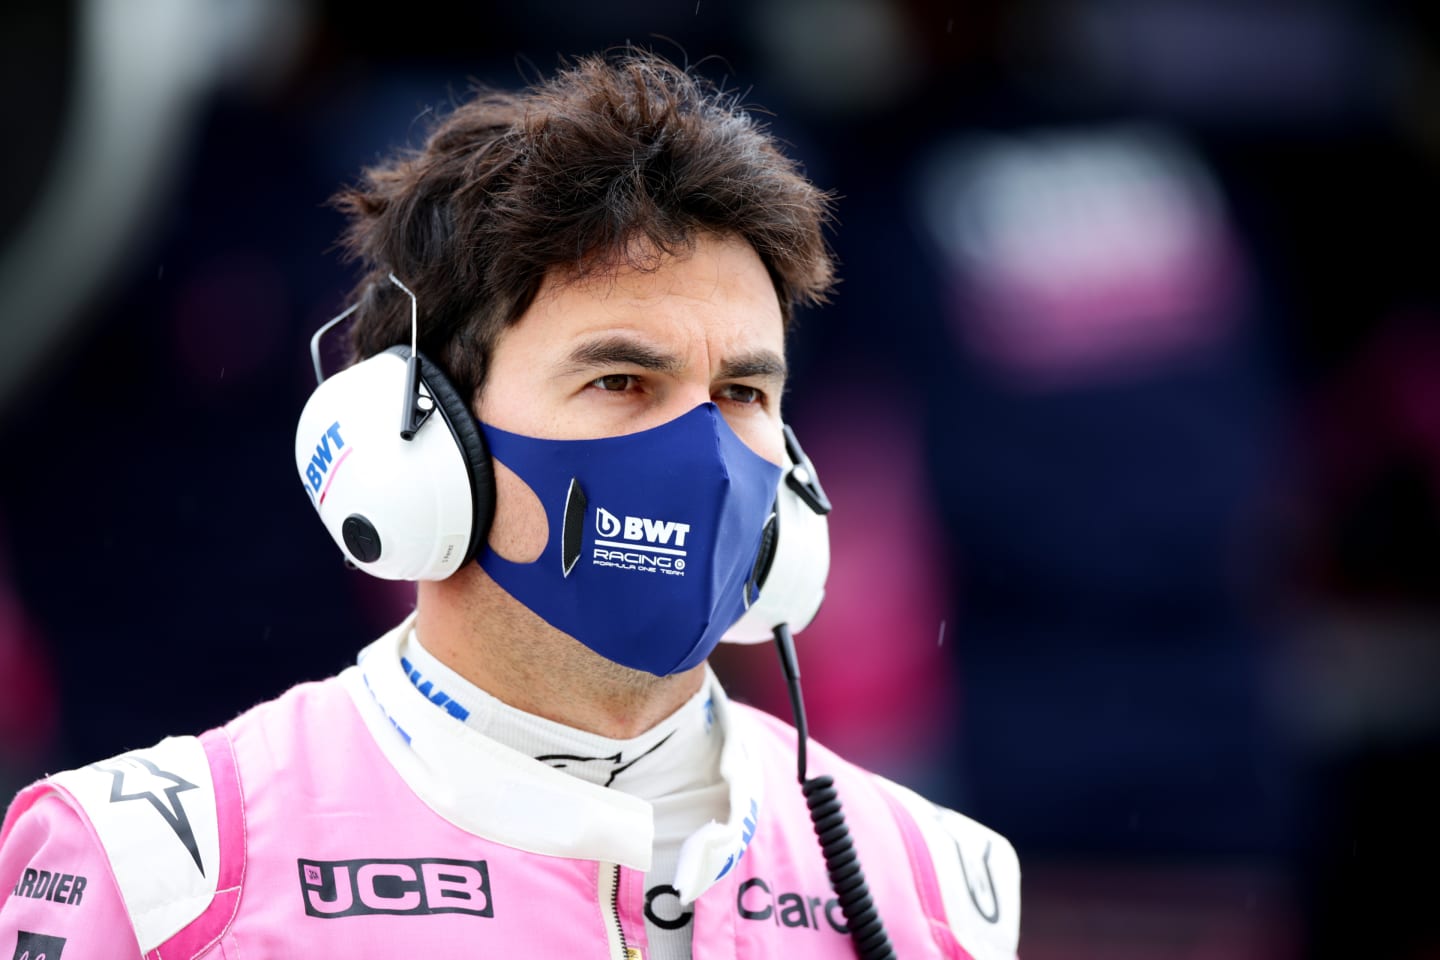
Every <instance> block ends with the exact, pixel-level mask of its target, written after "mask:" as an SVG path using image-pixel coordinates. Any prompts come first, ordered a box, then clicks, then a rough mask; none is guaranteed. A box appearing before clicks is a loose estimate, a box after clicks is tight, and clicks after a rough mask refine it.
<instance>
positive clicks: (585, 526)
mask: <svg viewBox="0 0 1440 960" xmlns="http://www.w3.org/2000/svg"><path fill="white" fill-rule="evenodd" d="M480 427H481V429H482V430H483V431H484V434H485V441H486V443H487V444H488V445H489V448H490V454H491V456H493V457H494V458H495V459H496V460H498V461H499V462H500V463H503V464H504V465H505V466H506V467H509V468H510V469H511V470H512V471H514V472H515V474H516V475H517V476H519V477H520V479H521V480H523V481H524V482H525V483H526V484H527V485H528V486H529V487H530V489H531V490H533V491H534V492H535V495H536V496H537V497H539V498H540V503H541V504H542V505H543V506H544V508H545V516H546V518H547V519H548V520H549V523H550V538H549V541H548V542H547V543H546V544H545V550H544V552H542V553H541V554H540V557H539V558H538V559H537V560H535V561H534V562H532V563H513V562H511V561H509V560H506V559H505V558H503V557H501V556H500V555H499V554H497V553H495V551H493V550H491V549H490V548H489V547H488V546H487V547H486V548H485V549H484V551H483V552H482V554H481V556H480V559H479V563H480V566H481V567H483V568H484V569H485V572H486V573H488V574H490V576H491V577H492V578H493V579H494V580H495V582H496V583H498V584H499V585H500V586H501V587H503V588H504V589H505V590H506V592H508V593H509V594H510V595H511V596H512V597H514V598H515V599H516V600H519V601H520V602H521V603H523V604H524V605H525V606H526V607H528V608H529V609H530V610H532V611H533V612H534V613H536V614H537V615H538V616H540V617H541V618H542V619H544V620H545V622H546V623H549V624H550V625H551V626H553V627H555V628H556V629H558V630H562V631H564V632H565V633H568V634H569V635H570V636H572V637H574V638H575V639H576V640H579V641H580V642H581V643H583V644H585V646H587V647H589V648H590V649H591V650H594V651H595V652H596V653H598V654H600V655H601V656H602V657H605V658H606V659H608V660H613V661H615V662H616V663H619V664H623V665H624V666H627V667H631V668H632V669H635V670H644V671H645V672H647V673H653V674H655V675H656V676H662V677H663V676H669V675H670V674H672V673H679V672H680V671H682V670H688V669H690V668H691V667H694V666H696V665H697V664H699V663H701V662H702V661H703V660H704V659H705V658H706V657H708V656H709V655H710V652H711V651H712V650H714V649H715V644H716V643H718V642H719V640H720V637H721V635H722V634H723V633H724V632H725V631H726V630H727V629H729V627H730V626H731V625H732V624H733V623H735V621H736V620H738V619H740V616H741V615H742V614H743V613H744V612H745V609H746V607H748V606H749V604H751V603H753V602H754V601H755V599H756V598H757V596H758V593H757V592H756V590H755V589H754V586H753V584H752V583H751V579H752V576H753V574H754V570H755V559H756V556H757V555H758V554H759V552H760V541H761V535H762V533H763V531H764V528H765V523H766V521H767V519H768V518H769V516H770V513H771V510H772V509H773V506H774V503H775V490H776V487H777V486H778V484H779V482H780V474H781V469H780V467H778V466H776V465H775V464H773V463H771V462H769V461H768V460H766V459H764V458H763V457H761V456H759V455H757V454H756V453H754V452H753V451H752V450H751V449H750V448H749V447H747V446H745V443H744V442H743V441H742V440H741V439H740V438H739V437H737V436H736V435H735V432H734V431H733V430H731V429H730V426H729V424H727V423H726V422H725V418H724V417H723V416H721V414H720V411H719V409H718V408H716V406H715V405H714V404H713V403H706V404H702V405H701V406H698V407H696V408H695V409H694V410H691V411H690V412H689V413H686V414H685V415H683V416H680V417H677V418H676V419H674V420H671V421H670V422H669V423H665V424H661V425H660V426H658V427H654V428H652V429H650V430H644V431H641V432H640V433H632V434H629V435H627V436H623V437H606V438H604V439H600V440H540V439H537V438H535V437H525V436H521V435H519V434H515V433H507V432H506V431H504V430H500V429H497V428H495V427H492V426H490V425H489V424H486V423H481V424H480Z"/></svg>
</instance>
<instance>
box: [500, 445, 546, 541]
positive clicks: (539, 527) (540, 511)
mask: <svg viewBox="0 0 1440 960" xmlns="http://www.w3.org/2000/svg"><path fill="white" fill-rule="evenodd" d="M549 539H550V521H549V520H548V519H547V518H546V516H545V508H544V507H543V506H542V505H541V504H540V498H539V497H537V496H535V491H533V490H531V489H530V487H529V486H527V485H526V483H525V481H524V480H521V479H520V478H519V477H518V476H516V475H515V473H514V472H513V471H512V470H511V469H510V468H509V467H507V466H505V465H504V464H503V463H501V462H500V461H498V460H496V461H495V522H494V523H492V524H491V525H490V548H491V549H492V550H494V551H495V552H496V553H498V554H500V556H502V557H504V558H505V559H506V560H509V561H510V562H512V563H530V562H532V561H534V560H537V559H539V557H540V554H541V553H542V552H543V551H544V550H545V544H546V543H547V542H548V541H549Z"/></svg>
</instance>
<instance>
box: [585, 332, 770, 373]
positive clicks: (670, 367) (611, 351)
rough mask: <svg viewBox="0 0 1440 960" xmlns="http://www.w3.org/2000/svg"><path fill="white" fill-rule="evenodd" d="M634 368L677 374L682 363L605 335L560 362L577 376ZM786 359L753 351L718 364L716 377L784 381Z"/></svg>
mask: <svg viewBox="0 0 1440 960" xmlns="http://www.w3.org/2000/svg"><path fill="white" fill-rule="evenodd" d="M616 365H625V366H635V367H639V368H640V369H641V370H652V371H655V372H656V373H663V374H667V375H676V374H679V373H680V372H681V371H682V370H683V368H684V363H683V362H682V361H681V360H680V358H679V357H676V356H674V355H673V354H669V353H662V352H661V351H659V350H656V349H655V348H654V347H651V346H649V345H647V344H644V343H641V342H639V341H638V340H634V339H632V338H630V337H625V336H608V337H602V338H600V339H598V340H591V341H589V342H586V343H582V344H580V345H578V346H577V347H575V349H574V350H571V351H570V353H569V354H568V355H567V356H566V357H565V359H564V360H563V361H562V367H561V369H562V373H565V374H570V373H578V372H580V371H582V370H590V369H592V368H596V367H607V366H616ZM786 372H787V371H786V367H785V360H784V358H782V357H781V356H780V355H779V354H777V353H775V352H774V351H773V350H755V351H753V352H751V353H743V354H741V355H739V356H737V357H729V358H727V359H725V360H724V361H723V362H722V363H721V364H720V373H719V378H720V379H722V380H741V379H745V378H747V377H762V378H771V379H776V380H784V379H785V377H786Z"/></svg>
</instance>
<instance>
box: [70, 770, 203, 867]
mask: <svg viewBox="0 0 1440 960" xmlns="http://www.w3.org/2000/svg"><path fill="white" fill-rule="evenodd" d="M92 766H93V767H94V769H96V770H99V771H100V772H102V773H108V774H110V776H111V777H112V778H114V779H112V780H111V782H110V802H111V803H124V802H125V801H127V800H144V801H146V802H147V803H149V804H150V806H152V807H154V808H155V812H156V813H158V814H160V816H161V817H162V818H164V820H165V823H166V824H167V825H168V826H169V827H170V829H171V830H174V831H175V836H176V837H178V838H179V839H180V842H181V843H183V844H185V849H186V850H188V851H190V857H191V859H193V860H194V861H195V869H197V870H199V871H200V875H201V876H202V877H203V876H204V875H205V867H204V866H203V865H202V864H201V862H200V848H199V847H198V846H197V845H196V843H195V832H194V831H193V830H191V829H190V817H189V815H188V814H187V813H186V812H185V805H184V804H183V803H181V802H180V794H182V793H184V792H185V791H186V790H195V789H197V787H196V786H195V784H193V783H191V782H190V781H188V780H186V779H184V778H183V777H180V776H178V775H176V774H173V773H170V772H169V771H168V770H161V769H160V768H159V767H157V766H156V765H155V764H153V763H151V762H150V761H149V760H146V759H145V758H144V757H135V756H125V757H117V758H116V759H114V760H112V761H110V763H109V765H103V764H98V763H97V764H93V765H92Z"/></svg>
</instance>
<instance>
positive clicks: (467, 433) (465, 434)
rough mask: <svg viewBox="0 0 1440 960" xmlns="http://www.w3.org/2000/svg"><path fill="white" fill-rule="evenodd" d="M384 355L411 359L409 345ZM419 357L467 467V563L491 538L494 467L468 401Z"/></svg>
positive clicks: (423, 376)
mask: <svg viewBox="0 0 1440 960" xmlns="http://www.w3.org/2000/svg"><path fill="white" fill-rule="evenodd" d="M387 352H390V353H395V354H398V355H399V356H400V358H401V359H403V360H408V359H409V358H410V348H409V347H408V346H403V345H402V346H395V347H391V348H390V350H389V351H387ZM419 358H420V380H421V381H422V382H423V383H424V384H425V386H426V388H427V389H428V390H429V391H430V395H431V396H432V397H434V398H435V405H436V406H437V407H439V409H440V414H441V415H442V416H443V417H444V418H445V424H446V426H448V427H449V428H450V434H451V436H453V437H454V438H455V442H456V443H458V444H459V445H460V452H461V453H462V454H464V456H465V463H466V465H468V466H469V468H470V494H471V497H472V499H473V501H474V505H475V513H474V518H475V519H474V523H472V524H471V527H470V545H469V547H468V548H467V549H466V551H465V559H464V560H463V561H461V562H462V563H468V562H470V561H471V560H473V559H474V558H475V555H476V553H478V552H479V550H480V547H481V545H483V544H484V543H485V541H486V539H487V538H488V537H489V536H490V521H491V520H492V519H493V518H494V516H495V467H494V464H493V463H492V462H491V460H490V449H489V448H488V447H487V446H485V435H484V434H483V433H481V432H480V424H479V423H478V422H476V420H475V414H474V413H472V412H471V410H470V401H469V400H468V399H467V398H465V397H462V396H460V391H458V390H456V389H455V385H454V384H452V383H451V382H450V379H449V378H448V377H446V376H445V372H444V371H443V370H441V369H440V368H439V367H438V366H437V365H435V364H434V363H432V362H430V358H429V357H427V356H425V354H423V353H422V354H419Z"/></svg>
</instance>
